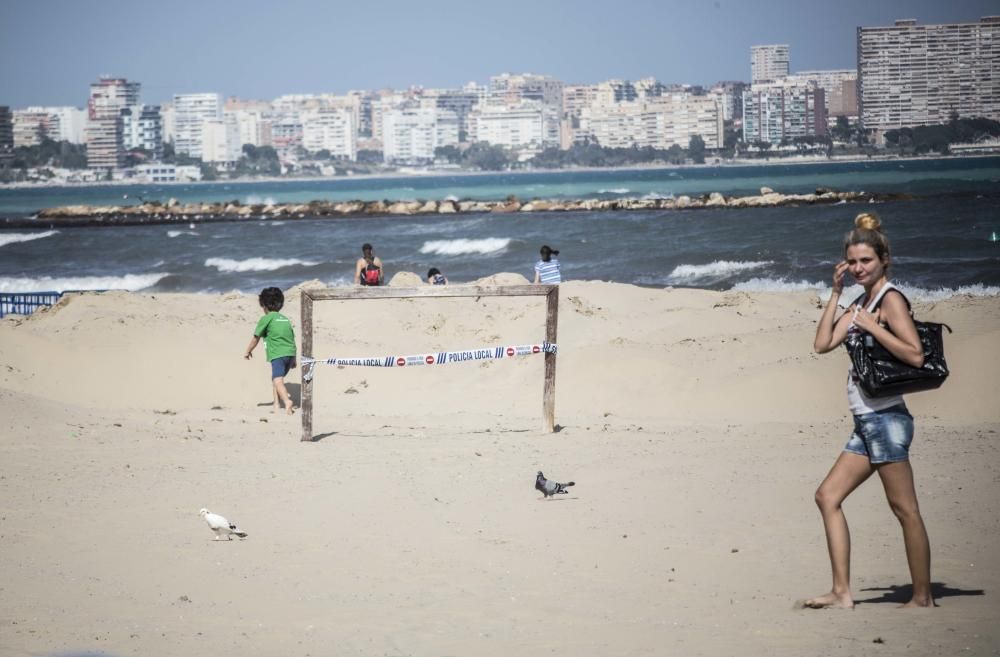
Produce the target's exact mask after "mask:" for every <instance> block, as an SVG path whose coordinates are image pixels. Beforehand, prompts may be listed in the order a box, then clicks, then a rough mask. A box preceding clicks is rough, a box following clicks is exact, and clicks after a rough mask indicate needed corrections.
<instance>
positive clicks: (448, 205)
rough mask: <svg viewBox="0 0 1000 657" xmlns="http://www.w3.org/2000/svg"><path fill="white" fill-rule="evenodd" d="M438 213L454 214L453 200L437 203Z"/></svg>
mask: <svg viewBox="0 0 1000 657" xmlns="http://www.w3.org/2000/svg"><path fill="white" fill-rule="evenodd" d="M438 214H455V202H454V201H441V203H439V204H438Z"/></svg>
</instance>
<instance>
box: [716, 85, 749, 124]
mask: <svg viewBox="0 0 1000 657" xmlns="http://www.w3.org/2000/svg"><path fill="white" fill-rule="evenodd" d="M746 87H747V84H746V83H745V82H737V81H727V82H719V83H718V84H716V85H715V86H713V87H712V88H711V89H710V90H709V92H708V93H710V94H712V95H714V96H718V98H719V101H720V102H721V103H722V119H723V121H732V120H733V119H740V120H742V119H743V92H744V91H745V90H746Z"/></svg>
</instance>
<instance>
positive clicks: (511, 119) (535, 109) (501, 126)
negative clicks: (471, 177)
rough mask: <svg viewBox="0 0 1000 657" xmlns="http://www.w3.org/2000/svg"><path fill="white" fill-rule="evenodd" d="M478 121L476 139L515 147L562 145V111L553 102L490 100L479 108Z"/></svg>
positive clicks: (537, 147) (517, 148)
mask: <svg viewBox="0 0 1000 657" xmlns="http://www.w3.org/2000/svg"><path fill="white" fill-rule="evenodd" d="M561 97H562V92H561V90H560V98H561ZM474 125H475V134H474V135H473V141H484V142H489V143H490V144H493V145H494V146H504V147H506V148H512V149H515V150H541V149H544V148H548V147H550V146H556V147H558V146H559V115H558V114H557V113H556V112H555V110H553V109H552V108H551V107H550V106H549V105H546V104H543V103H541V102H538V101H529V100H523V101H521V102H520V103H518V104H516V105H511V104H502V105H492V104H487V105H485V106H482V107H480V108H479V109H477V110H476V111H475V121H474Z"/></svg>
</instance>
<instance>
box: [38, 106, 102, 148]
mask: <svg viewBox="0 0 1000 657" xmlns="http://www.w3.org/2000/svg"><path fill="white" fill-rule="evenodd" d="M23 111H24V112H25V113H27V114H38V115H45V116H44V118H43V117H38V120H39V122H40V123H41V125H42V129H43V130H44V132H45V136H46V137H48V138H49V139H51V140H53V141H68V142H70V143H72V144H82V143H84V128H85V127H86V125H87V112H86V111H85V110H82V109H80V108H78V107H35V106H33V107H27V108H25V109H24V110H23Z"/></svg>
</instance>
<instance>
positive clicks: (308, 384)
mask: <svg viewBox="0 0 1000 657" xmlns="http://www.w3.org/2000/svg"><path fill="white" fill-rule="evenodd" d="M300 299H301V304H302V323H301V326H302V353H301V354H300V358H299V365H300V367H301V369H300V370H299V372H300V374H301V376H302V387H301V388H300V390H301V395H302V398H301V400H300V406H301V408H300V409H299V410H300V411H301V412H302V439H301V440H302V441H312V435H313V417H312V413H313V400H312V382H313V379H314V378H315V376H316V366H315V365H314V366H313V368H312V375H313V376H312V377H310V379H309V380H308V381H307V380H306V376H305V374H306V369H305V365H304V364H302V358H301V357H308V358H312V357H313V299H312V296H311V295H310V294H309V292H308V291H307V290H302V296H301V297H300Z"/></svg>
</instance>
